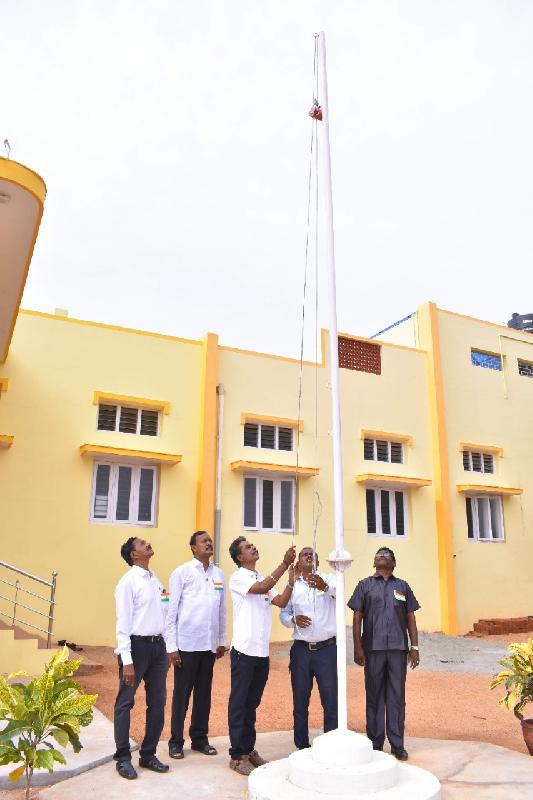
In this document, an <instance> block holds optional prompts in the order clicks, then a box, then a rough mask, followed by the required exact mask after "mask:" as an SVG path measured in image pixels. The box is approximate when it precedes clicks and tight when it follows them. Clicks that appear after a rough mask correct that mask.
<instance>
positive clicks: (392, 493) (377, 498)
mask: <svg viewBox="0 0 533 800" xmlns="http://www.w3.org/2000/svg"><path fill="white" fill-rule="evenodd" d="M366 489H369V490H372V491H373V492H374V513H375V517H376V532H375V533H371V532H370V531H369V530H368V511H367V505H366V492H365V514H366V515H367V516H366V532H367V535H368V536H370V537H371V538H372V539H374V538H377V537H385V539H407V536H408V533H409V516H408V503H407V491H406V490H405V489H397V488H394V487H392V486H367V487H366ZM381 492H388V493H389V512H390V513H389V517H390V523H391V532H390V533H384V532H383V518H382V516H381ZM396 492H401V493H402V496H403V533H397V532H396Z"/></svg>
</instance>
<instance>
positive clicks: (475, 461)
mask: <svg viewBox="0 0 533 800" xmlns="http://www.w3.org/2000/svg"><path fill="white" fill-rule="evenodd" d="M471 456H472V469H473V470H474V472H483V467H482V464H481V453H471Z"/></svg>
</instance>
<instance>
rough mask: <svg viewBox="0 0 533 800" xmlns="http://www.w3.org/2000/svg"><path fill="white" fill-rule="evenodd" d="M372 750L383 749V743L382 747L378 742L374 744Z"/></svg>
mask: <svg viewBox="0 0 533 800" xmlns="http://www.w3.org/2000/svg"><path fill="white" fill-rule="evenodd" d="M372 750H383V745H381V747H380V746H379V745H378V744H373V745H372Z"/></svg>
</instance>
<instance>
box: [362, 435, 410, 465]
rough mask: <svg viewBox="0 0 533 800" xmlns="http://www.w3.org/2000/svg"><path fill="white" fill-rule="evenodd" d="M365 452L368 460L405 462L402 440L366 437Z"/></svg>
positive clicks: (394, 462)
mask: <svg viewBox="0 0 533 800" xmlns="http://www.w3.org/2000/svg"><path fill="white" fill-rule="evenodd" d="M363 454H364V458H365V460H366V461H384V462H387V463H390V464H403V444H402V442H392V441H389V440H387V439H365V440H364V444H363Z"/></svg>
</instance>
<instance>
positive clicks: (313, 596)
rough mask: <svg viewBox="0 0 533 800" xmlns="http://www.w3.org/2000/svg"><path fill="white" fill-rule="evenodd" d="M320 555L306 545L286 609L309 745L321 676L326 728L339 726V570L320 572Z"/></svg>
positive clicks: (298, 711) (297, 716)
mask: <svg viewBox="0 0 533 800" xmlns="http://www.w3.org/2000/svg"><path fill="white" fill-rule="evenodd" d="M317 570H318V556H317V554H316V553H315V552H314V551H313V548H312V547H304V548H303V549H302V550H301V551H300V555H299V556H298V562H297V564H296V570H295V571H296V581H295V584H294V591H293V593H292V597H291V599H290V600H289V602H288V603H287V605H286V606H285V608H283V609H282V610H281V611H280V619H281V622H282V623H283V624H284V625H285V626H286V627H287V628H293V629H294V633H293V640H294V641H293V644H292V647H291V653H290V662H289V669H290V673H291V684H292V700H293V714H294V744H295V745H296V747H298V748H299V749H300V750H302V749H303V748H304V747H310V744H309V700H310V697H311V690H312V688H313V678H315V679H316V682H317V685H318V691H319V694H320V702H321V703H322V708H323V710H324V733H327V732H328V731H332V730H335V728H336V727H337V644H336V641H337V640H336V632H337V627H336V622H335V575H332V574H328V573H319V572H317Z"/></svg>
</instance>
